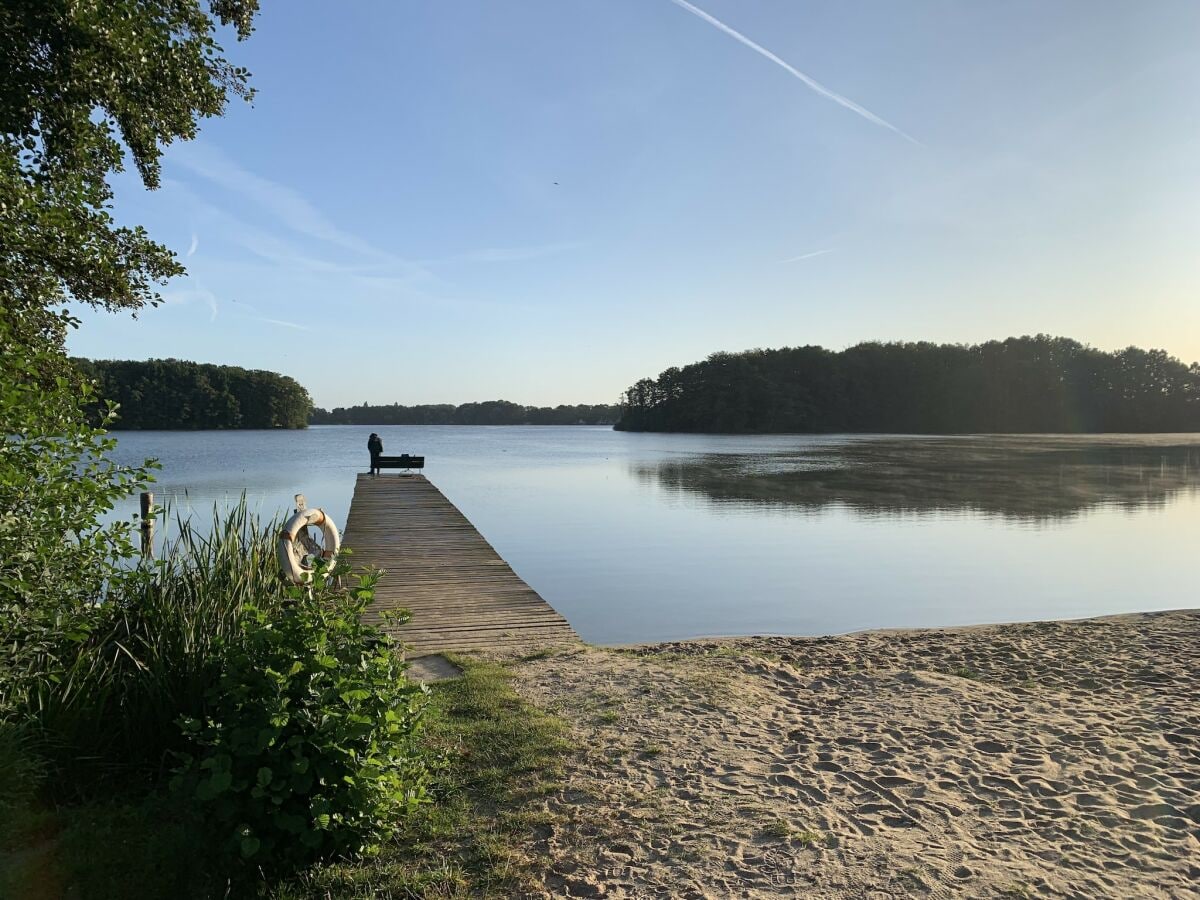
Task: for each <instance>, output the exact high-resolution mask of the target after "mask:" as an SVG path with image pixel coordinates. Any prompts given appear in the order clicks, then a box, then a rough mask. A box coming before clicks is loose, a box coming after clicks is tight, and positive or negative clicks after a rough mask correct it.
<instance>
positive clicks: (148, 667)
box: [36, 498, 286, 784]
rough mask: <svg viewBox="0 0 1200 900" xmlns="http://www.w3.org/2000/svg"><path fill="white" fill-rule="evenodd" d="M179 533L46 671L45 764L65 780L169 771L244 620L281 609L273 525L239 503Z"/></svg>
mask: <svg viewBox="0 0 1200 900" xmlns="http://www.w3.org/2000/svg"><path fill="white" fill-rule="evenodd" d="M176 528H177V531H176V536H175V537H174V538H173V539H172V540H171V541H170V542H169V543H167V544H166V545H165V547H164V549H163V552H162V555H161V558H160V559H159V560H157V561H155V562H152V563H143V564H142V565H140V566H138V567H137V568H136V569H134V570H132V571H130V572H128V573H127V574H126V575H124V576H123V577H122V578H120V579H119V580H118V581H117V582H116V583H114V584H112V585H110V587H109V592H108V597H107V599H106V601H105V602H104V603H103V604H102V605H100V606H98V607H97V608H96V609H95V611H94V613H95V615H94V617H93V624H92V629H91V631H90V633H89V634H87V635H86V636H85V637H83V638H82V639H81V640H79V641H77V643H76V646H75V652H74V654H73V655H72V656H71V657H70V659H69V663H68V664H67V665H66V666H65V667H64V668H65V671H62V672H60V673H54V672H47V676H48V677H47V679H46V683H45V684H44V685H42V688H43V689H42V690H40V691H39V692H38V693H37V706H38V709H37V711H36V712H37V718H38V719H39V720H40V721H41V723H42V725H43V729H44V733H45V736H46V743H47V747H46V749H47V751H48V755H49V756H50V757H51V758H52V759H53V760H54V761H55V763H56V764H57V766H58V767H59V768H60V769H64V770H66V771H68V772H72V773H73V774H74V776H75V777H70V778H67V779H65V780H64V783H67V784H81V783H92V782H94V781H95V780H96V779H97V778H99V779H104V778H108V777H114V776H115V777H120V776H122V775H125V774H128V775H134V776H135V777H138V778H144V777H145V775H146V774H151V775H153V774H155V773H161V772H163V771H165V770H166V769H167V768H168V767H169V766H170V765H171V764H172V762H173V759H174V758H173V756H172V752H173V751H177V750H179V749H180V747H181V746H182V735H181V732H180V729H179V726H178V722H179V720H180V719H181V718H182V717H185V716H195V715H198V714H200V713H201V711H202V710H203V708H204V694H205V691H206V690H207V689H208V688H210V687H211V686H212V684H213V683H214V682H215V680H216V676H217V674H218V671H217V670H218V668H219V666H220V658H221V653H220V652H219V650H220V648H221V647H223V646H227V645H229V644H230V643H231V642H235V641H237V640H238V639H239V634H240V630H239V621H240V619H241V617H242V616H243V615H244V614H245V613H246V611H248V610H262V611H264V612H267V613H270V612H271V611H273V610H275V609H278V608H279V606H280V604H282V603H283V602H284V600H285V596H286V595H285V585H284V583H283V581H282V580H281V578H280V576H279V571H278V564H277V562H276V559H275V551H274V540H273V537H272V536H273V535H274V534H275V533H276V532H277V530H278V527H277V523H276V522H274V521H272V522H270V523H268V524H267V525H266V526H264V525H263V524H262V523H261V521H260V520H259V519H258V517H257V516H255V515H253V514H252V513H250V512H249V510H248V509H247V507H246V503H245V500H244V498H243V499H242V501H241V502H239V503H238V504H237V505H236V506H235V507H233V508H232V509H230V510H228V511H225V512H221V511H218V510H214V512H213V518H212V523H211V527H210V528H208V529H202V528H198V527H196V525H195V524H193V522H192V521H191V519H186V518H183V517H182V516H180V517H178V518H177V520H176Z"/></svg>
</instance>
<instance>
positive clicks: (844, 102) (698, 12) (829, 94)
mask: <svg viewBox="0 0 1200 900" xmlns="http://www.w3.org/2000/svg"><path fill="white" fill-rule="evenodd" d="M671 2H672V3H674V4H675V5H676V6H678V7H680V8H682V9H686V10H687V11H688V12H690V13H691V14H692V15H693V16H697V17H698V18H701V19H703V20H704V21H705V22H707V23H708V24H709V25H712V26H713V27H714V28H719V29H721V31H723V32H725V33H726V34H727V35H729V36H730V37H731V38H733V39H734V40H736V41H740V42H741V43H743V44H745V45H746V46H747V47H749V48H750V49H751V50H753V51H754V52H755V53H757V54H759V55H760V56H765V57H766V58H767V59H769V60H770V61H771V62H773V63H775V65H777V66H780V67H781V68H783V69H786V70H787V71H788V72H790V73H791V74H792V75H794V76H795V77H796V78H799V79H800V80H801V81H803V82H804V83H805V84H806V85H808V86H809V87H810V88H812V89H813V90H814V91H816V92H817V93H818V94H820V95H821V96H822V97H826V98H828V99H830V100H832V101H833V102H834V103H836V104H838V105H839V106H844V107H846V109H848V110H850V111H851V112H856V113H858V114H859V115H860V116H862V117H863V118H864V119H866V120H867V121H868V122H874V123H875V124H876V125H879V126H882V127H883V128H886V129H888V131H894V132H895V133H896V134H898V135H900V137H902V138H904V139H905V140H906V141H910V142H912V143H914V144H916V145H917V146H918V147H924V146H925V145H924V144H922V143H921V142H920V141H918V140H917V139H916V138H915V137H913V136H912V135H910V134H906V133H904V132H903V131H901V130H900V129H899V128H897V127H896V126H895V125H893V124H892V123H891V122H889V121H887V120H886V119H881V118H879V116H877V115H875V113H873V112H871V111H870V110H869V109H866V108H864V107H862V106H859V105H858V104H857V103H855V102H854V101H853V100H850V99H849V98H847V97H843V96H842V95H841V94H838V93H835V92H834V91H831V90H830V89H829V88H827V87H825V85H823V84H821V83H820V82H819V81H817V80H815V79H813V78H810V77H809V76H807V75H805V74H804V73H803V72H801V71H800V70H799V69H797V68H796V67H795V66H793V65H791V64H790V63H787V62H784V61H783V60H782V59H780V58H779V57H778V56H776V55H775V54H774V53H772V52H771V51H770V50H768V49H767V48H766V47H763V46H762V45H760V44H756V43H754V41H752V40H750V38H748V37H746V36H745V35H744V34H742V33H741V32H738V31H734V30H733V29H732V28H730V27H729V26H728V25H726V24H725V23H724V22H722V21H721V20H720V19H717V18H714V17H713V16H710V15H709V14H708V13H706V12H705V11H704V10H702V9H700V8H699V7H696V6H693V5H692V4H690V3H688V2H687V0H671Z"/></svg>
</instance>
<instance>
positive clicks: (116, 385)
mask: <svg viewBox="0 0 1200 900" xmlns="http://www.w3.org/2000/svg"><path fill="white" fill-rule="evenodd" d="M73 362H74V364H75V366H76V368H77V369H78V370H79V371H80V372H81V373H82V374H83V375H84V377H86V378H88V379H90V380H92V381H94V382H95V383H96V385H97V395H98V401H99V403H98V404H97V411H98V410H99V409H100V407H101V405H102V404H103V403H104V402H105V401H112V402H114V403H117V404H119V407H120V408H119V409H118V411H117V419H116V420H115V422H113V423H112V425H111V426H110V427H111V428H112V429H113V430H114V431H120V430H125V431H135V430H151V429H164V430H167V429H176V430H191V429H205V428H305V427H307V426H308V419H309V415H310V414H311V412H312V408H313V405H312V399H311V398H310V397H309V395H308V391H307V390H305V388H304V386H303V385H301V384H300V383H299V382H298V381H296V380H295V379H294V378H291V377H289V376H287V375H280V374H278V373H277V372H267V371H264V370H261V369H243V368H241V367H239V366H219V365H213V364H210V363H195V362H188V361H186V360H179V359H149V360H144V361H134V360H88V359H74V360H73Z"/></svg>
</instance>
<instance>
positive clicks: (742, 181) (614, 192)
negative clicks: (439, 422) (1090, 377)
mask: <svg viewBox="0 0 1200 900" xmlns="http://www.w3.org/2000/svg"><path fill="white" fill-rule="evenodd" d="M264 5H265V7H266V8H265V9H264V11H263V14H262V16H261V18H260V19H259V20H258V28H257V31H256V33H255V34H254V36H253V37H252V38H251V39H250V40H249V41H248V42H246V43H243V44H236V43H234V42H232V41H230V42H227V49H228V51H229V53H230V54H231V56H232V58H233V59H234V60H235V61H236V62H238V63H239V64H243V65H246V66H247V67H249V68H250V70H251V71H252V72H253V73H254V84H255V86H256V87H257V89H258V96H257V98H256V100H255V102H254V104H253V106H247V105H245V104H241V103H237V102H234V103H233V104H232V105H231V108H230V110H229V114H228V115H227V116H226V117H225V118H224V119H222V120H218V121H210V122H208V123H206V125H205V127H204V128H203V130H202V133H201V136H200V138H199V140H197V141H196V142H194V143H191V144H183V145H177V146H174V147H172V148H171V149H170V150H169V151H168V153H167V156H166V159H165V166H164V175H165V183H164V186H163V188H162V189H161V190H160V191H158V192H156V193H153V194H147V193H146V192H144V191H142V190H141V189H140V188H139V187H138V186H137V184H136V181H135V179H133V178H132V177H128V178H126V177H122V179H121V180H120V182H119V183H118V203H117V212H118V215H119V217H120V218H122V219H123V220H126V221H130V222H140V223H143V224H145V225H146V226H147V227H148V228H149V229H150V231H151V233H152V234H153V235H155V236H156V237H158V238H159V239H160V240H162V241H164V242H165V243H167V244H168V245H169V246H171V247H172V248H173V249H175V250H176V251H177V252H178V253H179V254H180V256H181V257H182V258H183V259H184V262H185V263H186V265H187V267H188V269H189V273H190V274H189V275H188V276H187V277H186V278H184V279H180V280H178V281H176V282H174V283H172V284H171V285H170V286H169V287H168V289H167V291H166V294H167V296H168V298H169V302H168V303H167V304H166V305H165V306H163V307H160V308H158V309H154V310H148V311H146V312H144V313H143V314H141V315H140V316H139V317H138V318H137V320H136V321H130V319H129V317H127V316H112V315H107V314H90V313H89V314H87V315H85V316H84V325H83V328H82V329H81V331H80V332H78V333H77V334H76V335H75V336H73V337H72V339H71V342H70V348H71V350H72V352H74V353H76V354H80V355H86V356H93V357H101V358H134V359H139V358H147V357H151V356H155V357H166V356H173V357H178V358H183V359H193V360H198V361H204V362H217V363H228V364H236V365H242V366H247V367H252V368H265V369H273V370H276V371H280V372H284V373H286V374H289V375H293V376H295V377H296V378H297V379H299V380H300V381H301V382H302V383H303V384H305V385H306V386H307V387H308V388H309V390H310V392H311V393H312V395H313V398H314V400H315V401H316V402H317V404H318V405H322V406H327V407H328V406H339V405H349V404H356V403H361V402H363V401H367V402H372V403H385V402H393V401H396V402H401V403H426V402H455V403H457V402H466V401H471V400H484V399H496V398H501V397H502V398H505V399H509V400H513V401H517V402H521V403H534V404H557V403H577V402H612V401H615V400H616V398H617V396H618V395H619V393H620V392H621V391H622V390H623V389H624V388H626V387H627V386H628V385H629V384H631V383H632V382H633V381H635V380H636V379H637V378H639V377H642V376H646V375H655V374H657V373H658V372H659V371H661V370H662V369H664V368H666V367H667V366H670V365H676V364H684V363H687V362H691V361H694V360H697V359H700V358H702V357H704V356H706V355H708V354H709V353H711V352H713V351H716V350H741V349H746V348H750V347H775V346H783V345H796V344H808V343H815V344H823V345H825V346H828V347H832V348H835V349H836V348H841V347H845V346H848V345H850V344H853V343H856V342H858V341H862V340H868V339H888V340H892V339H904V340H917V339H927V340H935V341H977V340H985V339H988V338H996V337H1001V338H1002V337H1006V336H1009V335H1014V334H1024V333H1035V332H1050V333H1055V334H1063V335H1067V336H1071V337H1075V338H1078V339H1079V340H1083V341H1087V342H1089V343H1092V344H1095V345H1097V346H1100V347H1102V348H1105V349H1113V348H1116V347H1120V346H1125V345H1128V344H1138V345H1141V346H1154V347H1162V348H1165V349H1166V350H1168V351H1170V352H1172V353H1174V354H1176V355H1179V356H1181V357H1183V358H1184V359H1185V361H1188V362H1190V361H1192V360H1194V359H1198V358H1200V101H1198V98H1200V41H1197V35H1200V3H1196V2H1194V0H1179V2H1170V0H1155V2H1117V0H1112V2H1102V3H1098V2H1092V0H1086V2H1047V0H1031V2H1023V0H1010V2H1004V3H986V2H981V3H965V2H957V0H925V2H918V0H913V2H906V3H896V2H892V0H880V2H849V0H824V2H808V0H695V6H694V7H693V8H692V9H688V8H686V4H683V3H681V2H674V0H507V2H496V0H437V2H430V0H422V2H417V0H406V2H394V0H393V2H384V0H377V2H354V3H345V4H335V5H331V4H329V3H326V2H316V0H304V2H278V0H276V2H270V0H268V2H267V3H266V4H264ZM701 12H704V13H707V14H708V15H709V16H710V17H712V18H709V19H706V18H704V17H703V16H702V15H701ZM714 19H715V20H716V21H713V20H714ZM718 23H720V24H723V25H724V26H726V28H728V29H731V30H732V31H733V32H736V34H732V33H730V31H727V30H723V29H722V28H721V27H720V25H719V24H718ZM739 36H740V38H741V39H739ZM747 42H751V43H754V44H757V47H758V48H759V49H756V47H754V46H751V45H750V43H747ZM760 49H761V50H762V51H766V52H769V53H771V54H773V55H774V58H768V56H766V55H764V52H760ZM789 66H790V67H791V68H790V69H789V68H787V67H789ZM801 76H806V77H807V78H808V79H810V80H811V81H810V82H806V81H805V80H803V79H802V77H801ZM822 89H823V90H824V93H822Z"/></svg>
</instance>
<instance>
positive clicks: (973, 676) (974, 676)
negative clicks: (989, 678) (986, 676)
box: [946, 666, 983, 681]
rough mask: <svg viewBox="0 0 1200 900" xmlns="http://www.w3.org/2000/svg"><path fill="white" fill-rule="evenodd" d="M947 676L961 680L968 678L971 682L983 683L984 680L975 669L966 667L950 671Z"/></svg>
mask: <svg viewBox="0 0 1200 900" xmlns="http://www.w3.org/2000/svg"><path fill="white" fill-rule="evenodd" d="M946 674H947V675H955V676H957V677H959V678H966V679H968V680H970V681H982V680H983V676H982V675H980V674H979V673H978V672H976V671H975V670H974V669H970V668H967V667H966V666H960V667H959V668H957V669H950V670H948V671H947V673H946Z"/></svg>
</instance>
